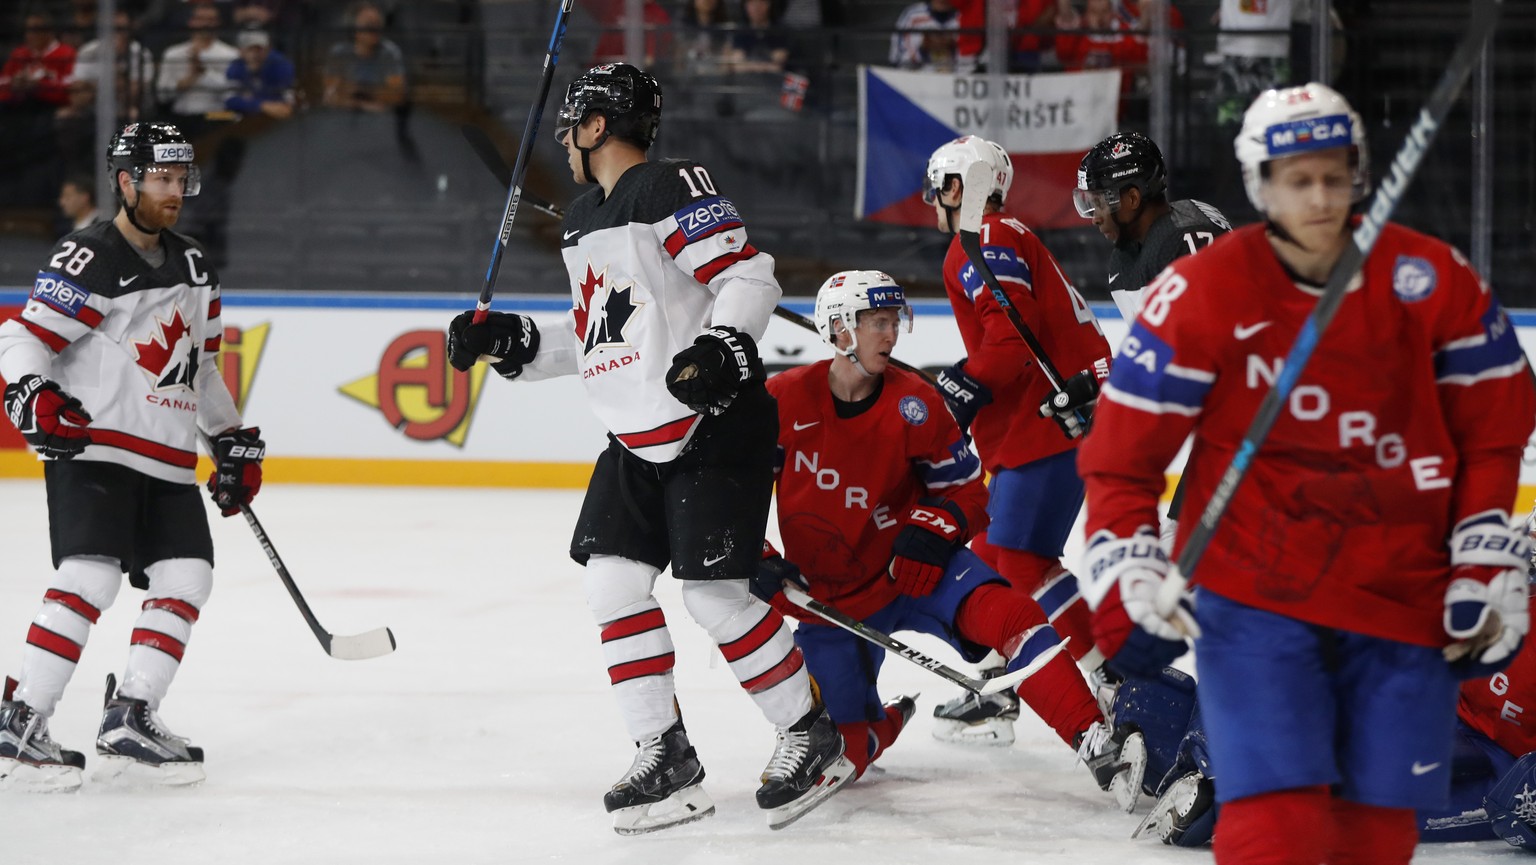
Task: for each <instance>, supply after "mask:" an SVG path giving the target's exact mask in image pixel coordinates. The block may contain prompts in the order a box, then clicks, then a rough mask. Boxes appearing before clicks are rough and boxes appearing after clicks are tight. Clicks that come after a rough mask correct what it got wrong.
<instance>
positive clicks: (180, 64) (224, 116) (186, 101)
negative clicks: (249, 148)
mask: <svg viewBox="0 0 1536 865" xmlns="http://www.w3.org/2000/svg"><path fill="white" fill-rule="evenodd" d="M219 25H220V19H219V10H218V8H217V7H216V6H214V5H213V4H212V3H209V2H201V3H197V4H196V5H194V6H193V7H192V9H191V11H190V14H189V16H188V18H187V30H188V32H189V33H190V38H189V39H187V41H185V42H178V43H177V44H175V45H172V46H171V47H169V48H167V49H165V54H163V55H162V56H161V58H160V74H159V75H158V76H157V77H156V79H155V90H156V92H157V94H158V95H159V97H160V101H161V102H162V103H169V111H170V114H171V119H172V121H173V122H174V123H175V124H176V125H177V126H179V127H181V130H182V132H184V133H186V135H187V137H188V138H197V137H198V136H200V135H201V134H202V133H203V132H204V131H206V130H207V128H208V124H209V122H210V121H226V120H230V119H233V117H232V115H230V114H229V112H228V110H227V109H225V107H224V100H225V99H227V98H228V97H229V92H230V85H229V78H228V76H227V75H226V73H227V72H228V71H229V64H231V63H233V62H235V60H236V59H238V58H239V57H240V51H239V49H237V48H235V46H233V45H231V44H229V43H228V42H225V41H223V40H222V39H220V38H219V36H218V31H219Z"/></svg>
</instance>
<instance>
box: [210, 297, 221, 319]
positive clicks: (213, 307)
mask: <svg viewBox="0 0 1536 865" xmlns="http://www.w3.org/2000/svg"><path fill="white" fill-rule="evenodd" d="M223 308H224V304H223V302H222V301H220V300H219V299H218V298H217V297H215V298H214V299H213V300H210V301H208V320H209V321H213V320H214V319H216V318H218V317H219V310H221V309H223Z"/></svg>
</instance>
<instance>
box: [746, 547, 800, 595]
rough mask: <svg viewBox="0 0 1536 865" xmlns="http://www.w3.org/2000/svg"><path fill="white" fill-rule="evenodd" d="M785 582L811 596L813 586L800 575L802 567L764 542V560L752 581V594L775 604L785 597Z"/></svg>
mask: <svg viewBox="0 0 1536 865" xmlns="http://www.w3.org/2000/svg"><path fill="white" fill-rule="evenodd" d="M785 580H789V581H790V582H791V583H794V584H795V585H796V586H797V587H799V589H800V591H802V592H805V593H806V594H810V591H811V584H810V583H807V582H806V581H805V575H804V574H802V573H800V566H799V565H796V564H795V563H794V562H791V561H790V560H788V559H786V558H784V557H783V556H781V555H779V551H778V550H776V549H774V548H773V544H770V543H768V542H767V541H763V560H762V562H761V563H759V564H758V566H757V573H756V574H754V575H753V577H752V580H751V586H750V588H751V589H752V594H754V595H756V596H757V597H758V598H759V599H760V600H762V601H764V602H765V603H769V604H774V603H775V599H776V598H779V599H782V597H783V593H784V581H785Z"/></svg>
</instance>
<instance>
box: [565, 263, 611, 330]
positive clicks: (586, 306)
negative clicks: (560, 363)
mask: <svg viewBox="0 0 1536 865" xmlns="http://www.w3.org/2000/svg"><path fill="white" fill-rule="evenodd" d="M607 275H608V269H607V268H604V269H603V272H602V273H593V272H592V262H590V261H589V262H587V276H586V278H585V279H583V280H582V281H581V285H578V286H577V287H576V290H577V291H579V292H580V293H581V297H579V298H577V299H576V309H575V310H573V311H574V312H575V313H576V338H577V339H585V338H586V336H587V316H588V314H589V313H590V312H591V309H592V295H594V294H596V293H597V290H598V289H599V288H602V287H603V277H605V276H607Z"/></svg>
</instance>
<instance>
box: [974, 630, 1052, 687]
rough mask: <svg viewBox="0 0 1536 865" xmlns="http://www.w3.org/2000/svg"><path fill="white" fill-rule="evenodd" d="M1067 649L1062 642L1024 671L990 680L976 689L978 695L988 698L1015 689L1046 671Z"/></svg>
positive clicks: (1041, 654)
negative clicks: (1053, 660)
mask: <svg viewBox="0 0 1536 865" xmlns="http://www.w3.org/2000/svg"><path fill="white" fill-rule="evenodd" d="M1069 639H1070V638H1069ZM1066 647H1067V641H1066V640H1062V641H1061V642H1059V643H1057V644H1056V645H1054V646H1052V647H1050V648H1049V649H1046V650H1045V651H1043V652H1041V653H1040V654H1039V655H1036V656H1035V659H1034V660H1033V661H1030V662H1029V665H1028V666H1026V667H1025V668H1024V669H1022V670H1014V671H1013V672H1012V673H1008V674H1007V675H1003V676H996V677H994V678H991V679H988V680H987V681H986V684H984V685H982V686H981V687H980V688H977V689H976V693H978V694H981V695H982V696H986V695H987V694H996V693H997V692H998V691H1005V690H1007V689H1009V688H1012V687H1014V686H1015V685H1017V684H1019V683H1020V682H1022V681H1024V680H1025V679H1028V678H1029V677H1030V676H1033V675H1034V674H1036V673H1038V672H1040V671H1041V670H1042V669H1044V668H1045V665H1046V664H1049V663H1050V662H1051V659H1052V658H1054V657H1056V656H1057V655H1059V654H1061V650H1062V649H1065V648H1066Z"/></svg>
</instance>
